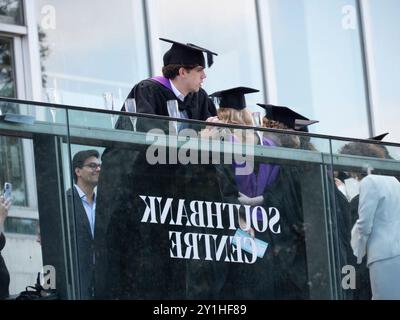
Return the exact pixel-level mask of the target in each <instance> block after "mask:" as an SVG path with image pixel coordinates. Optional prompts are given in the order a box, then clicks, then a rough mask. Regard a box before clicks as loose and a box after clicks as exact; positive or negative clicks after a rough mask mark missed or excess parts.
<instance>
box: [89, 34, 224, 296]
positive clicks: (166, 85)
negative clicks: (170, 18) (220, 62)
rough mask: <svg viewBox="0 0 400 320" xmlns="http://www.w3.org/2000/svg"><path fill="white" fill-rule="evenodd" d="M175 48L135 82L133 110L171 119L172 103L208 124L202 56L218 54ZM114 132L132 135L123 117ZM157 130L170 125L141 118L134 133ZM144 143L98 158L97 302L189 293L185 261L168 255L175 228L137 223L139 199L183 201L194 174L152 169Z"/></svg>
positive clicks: (186, 169)
mask: <svg viewBox="0 0 400 320" xmlns="http://www.w3.org/2000/svg"><path fill="white" fill-rule="evenodd" d="M161 40H163V41H167V42H170V43H172V46H171V48H170V49H169V50H168V51H167V52H166V53H165V54H164V57H163V61H164V67H163V76H158V77H153V78H150V79H146V80H143V81H141V82H139V83H138V84H137V85H135V86H134V88H133V89H132V90H131V92H130V93H129V95H128V98H134V99H135V101H136V107H137V112H139V113H148V114H156V115H164V116H168V115H169V114H168V109H167V101H168V100H177V103H178V106H179V113H180V117H181V118H189V119H197V120H206V119H207V118H208V117H210V116H214V115H215V114H216V110H215V106H214V104H213V102H212V100H211V99H210V98H209V97H208V95H207V93H206V92H205V91H204V90H203V89H202V88H201V85H202V82H203V80H204V79H205V73H204V69H205V59H204V55H203V54H204V53H206V54H207V61H208V66H211V64H212V56H213V55H216V54H215V53H213V52H211V51H209V50H208V49H204V48H201V47H198V46H196V45H192V44H183V43H178V42H174V41H171V40H166V39H161ZM117 128H118V129H124V130H132V129H133V126H132V124H131V122H130V121H129V118H128V117H121V118H120V119H119V121H118V122H117ZM154 128H158V129H161V130H163V131H164V132H165V133H166V134H168V123H167V122H166V121H164V122H163V121H159V120H153V119H145V118H139V119H138V122H137V127H136V130H137V131H141V132H147V131H148V130H150V129H154ZM146 149H147V146H146V145H145V146H143V147H139V146H132V147H124V148H122V147H118V146H115V147H113V148H108V149H107V150H106V151H105V152H104V154H103V157H102V173H101V175H100V179H99V185H98V194H97V197H98V200H97V207H96V227H95V244H96V288H95V290H96V297H97V298H112V299H119V298H128V299H129V298H131V299H180V298H184V297H185V296H186V279H185V269H186V263H185V261H184V260H183V259H172V258H171V257H170V240H169V234H168V232H169V231H178V230H179V228H180V227H179V226H170V225H168V224H160V223H157V224H151V223H141V219H142V216H143V213H144V211H145V209H146V204H145V202H144V201H143V200H142V199H141V198H140V197H139V195H145V196H157V197H162V198H163V199H166V198H167V197H169V198H174V199H179V198H184V197H185V196H186V195H185V189H186V188H188V187H189V185H188V183H190V181H191V176H192V174H191V173H190V166H182V165H179V164H165V165H163V164H156V165H150V164H149V163H148V161H147V159H146Z"/></svg>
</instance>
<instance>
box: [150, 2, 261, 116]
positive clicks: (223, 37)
mask: <svg viewBox="0 0 400 320" xmlns="http://www.w3.org/2000/svg"><path fill="white" fill-rule="evenodd" d="M261 2H264V1H261ZM147 4H148V8H149V9H148V12H149V15H150V17H149V18H150V23H151V26H152V30H153V29H154V31H153V32H154V34H158V35H160V36H161V35H162V36H163V37H164V38H167V39H173V40H176V41H181V42H190V43H194V44H196V45H199V46H201V47H204V48H207V49H210V50H211V51H214V50H215V52H217V53H218V56H217V57H215V59H214V64H213V65H212V67H211V68H210V69H206V74H208V75H210V76H209V77H207V79H205V81H204V88H205V89H206V91H208V92H214V91H217V90H221V89H223V88H229V87H236V86H238V85H239V84H246V86H248V87H251V88H257V89H261V90H262V88H263V80H262V68H261V57H260V44H259V41H258V39H259V38H258V31H257V14H256V6H255V1H247V0H219V1H214V0H202V1H201V5H199V6H196V18H195V19H196V25H197V27H196V28H188V27H187V26H189V25H191V24H193V18H194V17H193V15H190V14H188V15H182V14H181V13H180V12H181V9H182V8H186V7H187V5H188V2H187V1H186V0H149V1H147ZM210 8H212V14H210ZM227 8H229V10H227ZM171 21H174V23H171ZM238 26H240V27H238ZM210 34H212V37H210ZM238 44H240V45H238ZM152 45H153V48H154V49H155V50H156V53H155V55H154V57H155V64H154V66H155V70H156V71H157V72H159V71H161V67H162V56H163V53H164V52H165V50H168V49H169V45H167V44H163V43H161V41H159V40H158V39H156V40H154V42H152ZM232 66H235V67H234V68H232ZM227 70H229V76H227ZM262 100H263V94H262V92H259V93H255V94H252V95H251V97H249V99H248V100H247V102H248V105H249V108H250V109H253V108H256V107H253V105H255V104H256V103H257V102H259V101H262Z"/></svg>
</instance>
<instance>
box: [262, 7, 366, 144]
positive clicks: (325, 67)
mask: <svg viewBox="0 0 400 320" xmlns="http://www.w3.org/2000/svg"><path fill="white" fill-rule="evenodd" d="M259 5H260V9H261V12H260V16H261V22H262V30H263V39H264V44H265V51H266V52H268V53H269V55H268V56H267V62H266V72H267V73H268V77H267V79H268V80H269V81H268V82H267V87H268V88H269V91H270V92H269V96H270V102H271V103H276V104H279V105H285V106H289V107H291V108H293V109H294V110H296V111H297V112H299V113H300V114H303V115H305V116H307V117H309V118H312V119H315V120H319V121H320V122H319V123H318V124H316V125H313V126H311V127H310V130H311V131H313V132H318V133H323V134H333V135H339V136H351V137H359V138H367V137H368V132H369V130H368V129H369V128H368V119H367V106H366V97H365V90H364V70H363V64H362V54H361V48H360V30H359V26H358V18H357V15H358V12H357V8H356V2H355V1H354V0H346V1H344V0H330V1H318V0H298V1H291V0H269V1H259Z"/></svg>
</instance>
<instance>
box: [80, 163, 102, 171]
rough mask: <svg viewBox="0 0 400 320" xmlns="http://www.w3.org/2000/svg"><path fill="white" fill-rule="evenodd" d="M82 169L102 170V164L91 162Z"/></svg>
mask: <svg viewBox="0 0 400 320" xmlns="http://www.w3.org/2000/svg"><path fill="white" fill-rule="evenodd" d="M82 167H89V168H90V169H92V170H95V169H97V168H99V169H100V168H101V164H100V163H94V162H91V163H88V164H84V165H83V166H82Z"/></svg>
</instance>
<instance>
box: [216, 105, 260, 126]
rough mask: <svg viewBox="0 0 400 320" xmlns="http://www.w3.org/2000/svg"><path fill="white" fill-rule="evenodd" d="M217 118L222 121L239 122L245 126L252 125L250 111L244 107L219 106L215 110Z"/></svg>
mask: <svg viewBox="0 0 400 320" xmlns="http://www.w3.org/2000/svg"><path fill="white" fill-rule="evenodd" d="M217 115H218V119H219V120H221V121H222V122H224V123H230V124H241V125H245V126H252V125H253V120H252V118H251V113H250V112H249V111H248V110H247V109H246V108H245V109H242V110H236V109H232V108H219V109H218V111H217Z"/></svg>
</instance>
